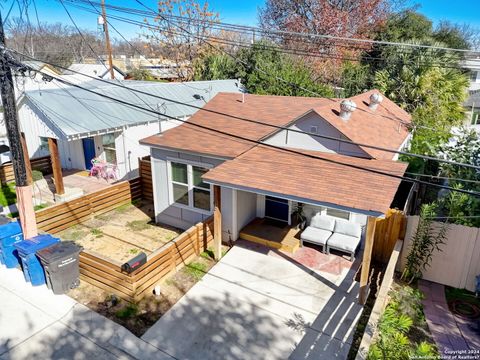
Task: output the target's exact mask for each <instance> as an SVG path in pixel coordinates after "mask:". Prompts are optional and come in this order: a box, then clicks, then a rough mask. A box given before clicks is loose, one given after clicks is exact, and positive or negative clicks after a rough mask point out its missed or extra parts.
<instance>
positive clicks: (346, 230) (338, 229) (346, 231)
mask: <svg viewBox="0 0 480 360" xmlns="http://www.w3.org/2000/svg"><path fill="white" fill-rule="evenodd" d="M334 232H335V233H338V234H343V235H348V236H353V237H358V238H359V239H360V237H361V236H362V227H361V226H360V224H356V223H353V222H350V221H347V220H342V219H336V220H335V230H334Z"/></svg>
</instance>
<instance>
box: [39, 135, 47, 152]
mask: <svg viewBox="0 0 480 360" xmlns="http://www.w3.org/2000/svg"><path fill="white" fill-rule="evenodd" d="M38 140H39V143H40V145H39V146H38V147H39V149H40V150H42V151H48V152H49V151H50V146H49V145H48V138H47V137H45V136H39V137H38ZM42 140H43V141H45V140H46V144H42Z"/></svg>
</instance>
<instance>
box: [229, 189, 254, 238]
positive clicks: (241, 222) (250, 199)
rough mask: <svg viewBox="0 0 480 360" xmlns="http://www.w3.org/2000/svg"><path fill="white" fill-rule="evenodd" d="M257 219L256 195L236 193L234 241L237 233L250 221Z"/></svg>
mask: <svg viewBox="0 0 480 360" xmlns="http://www.w3.org/2000/svg"><path fill="white" fill-rule="evenodd" d="M256 217H257V194H254V193H251V192H246V191H240V190H238V191H237V231H236V232H235V238H234V240H236V239H238V236H239V232H240V230H242V228H244V227H245V226H246V225H247V224H248V223H249V222H250V221H252V220H253V219H255V218H256Z"/></svg>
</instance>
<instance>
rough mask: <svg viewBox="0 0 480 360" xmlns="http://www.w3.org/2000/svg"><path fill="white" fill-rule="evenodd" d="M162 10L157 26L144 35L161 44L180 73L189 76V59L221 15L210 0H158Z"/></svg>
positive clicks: (199, 49)
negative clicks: (202, 0) (216, 11)
mask: <svg viewBox="0 0 480 360" xmlns="http://www.w3.org/2000/svg"><path fill="white" fill-rule="evenodd" d="M158 13H159V15H158V16H157V17H156V18H155V19H154V22H155V26H156V29H154V30H152V33H151V34H149V35H144V36H145V37H146V38H147V39H148V40H149V41H150V42H151V43H152V44H154V45H161V46H162V47H163V48H164V51H165V52H166V56H167V57H168V58H169V59H170V60H174V61H175V62H176V64H177V65H178V67H177V69H178V75H179V76H180V77H185V71H188V70H189V66H188V65H189V63H190V62H191V61H193V60H194V59H195V58H196V57H197V56H198V55H199V53H200V52H201V49H202V47H203V42H202V41H201V39H205V38H208V36H210V35H211V34H212V26H213V25H214V24H215V23H216V22H218V18H219V15H218V13H215V12H214V11H212V10H211V9H210V8H209V4H208V2H206V1H204V2H203V3H200V2H197V1H195V0H188V1H182V0H165V1H158ZM150 25H152V24H150Z"/></svg>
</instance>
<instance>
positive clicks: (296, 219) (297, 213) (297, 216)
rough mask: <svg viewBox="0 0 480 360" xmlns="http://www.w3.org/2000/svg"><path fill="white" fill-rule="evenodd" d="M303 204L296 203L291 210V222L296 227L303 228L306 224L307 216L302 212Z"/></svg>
mask: <svg viewBox="0 0 480 360" xmlns="http://www.w3.org/2000/svg"><path fill="white" fill-rule="evenodd" d="M303 206H304V204H302V203H297V204H296V205H295V207H294V208H293V211H292V219H293V223H294V224H295V226H296V228H297V229H300V230H303V229H305V226H306V225H307V217H306V216H305V214H304V213H303Z"/></svg>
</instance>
